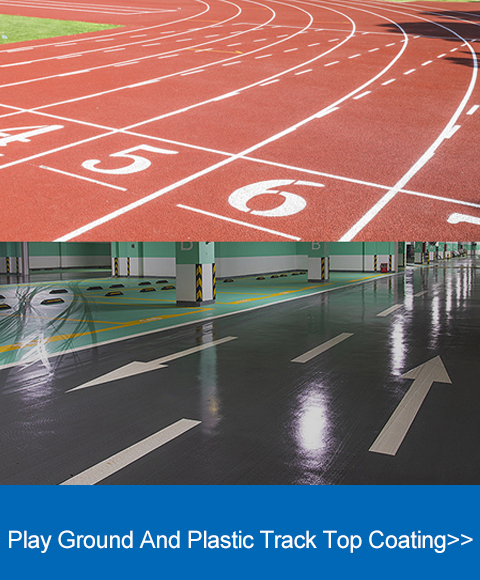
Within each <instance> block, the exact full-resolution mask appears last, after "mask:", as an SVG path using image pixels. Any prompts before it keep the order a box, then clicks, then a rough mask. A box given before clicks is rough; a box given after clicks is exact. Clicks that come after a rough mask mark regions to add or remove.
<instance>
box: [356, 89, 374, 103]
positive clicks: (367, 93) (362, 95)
mask: <svg viewBox="0 0 480 580" xmlns="http://www.w3.org/2000/svg"><path fill="white" fill-rule="evenodd" d="M371 92H372V91H365V92H364V93H360V94H359V95H357V96H356V97H353V100H354V101H358V99H362V98H363V97H366V96H367V95H369V94H370V93H371Z"/></svg>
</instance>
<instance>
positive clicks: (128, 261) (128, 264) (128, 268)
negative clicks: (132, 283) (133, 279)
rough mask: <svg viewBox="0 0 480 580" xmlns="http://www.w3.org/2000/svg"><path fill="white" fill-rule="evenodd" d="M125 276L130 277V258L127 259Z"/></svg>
mask: <svg viewBox="0 0 480 580" xmlns="http://www.w3.org/2000/svg"><path fill="white" fill-rule="evenodd" d="M127 276H130V258H127Z"/></svg>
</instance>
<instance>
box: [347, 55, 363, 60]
mask: <svg viewBox="0 0 480 580" xmlns="http://www.w3.org/2000/svg"><path fill="white" fill-rule="evenodd" d="M359 56H362V55H361V54H354V55H352V56H349V57H348V58H349V59H351V58H358V57H359Z"/></svg>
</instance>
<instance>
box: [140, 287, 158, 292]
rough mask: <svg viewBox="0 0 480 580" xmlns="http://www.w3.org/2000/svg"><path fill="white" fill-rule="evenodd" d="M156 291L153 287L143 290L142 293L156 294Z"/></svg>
mask: <svg viewBox="0 0 480 580" xmlns="http://www.w3.org/2000/svg"><path fill="white" fill-rule="evenodd" d="M156 291H157V289H156V288H154V287H153V286H152V287H149V288H142V289H141V290H140V292H156Z"/></svg>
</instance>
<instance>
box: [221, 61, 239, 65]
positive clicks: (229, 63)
mask: <svg viewBox="0 0 480 580" xmlns="http://www.w3.org/2000/svg"><path fill="white" fill-rule="evenodd" d="M241 62H242V61H241V60H236V61H235V62H226V63H225V64H222V66H232V64H240V63H241Z"/></svg>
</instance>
